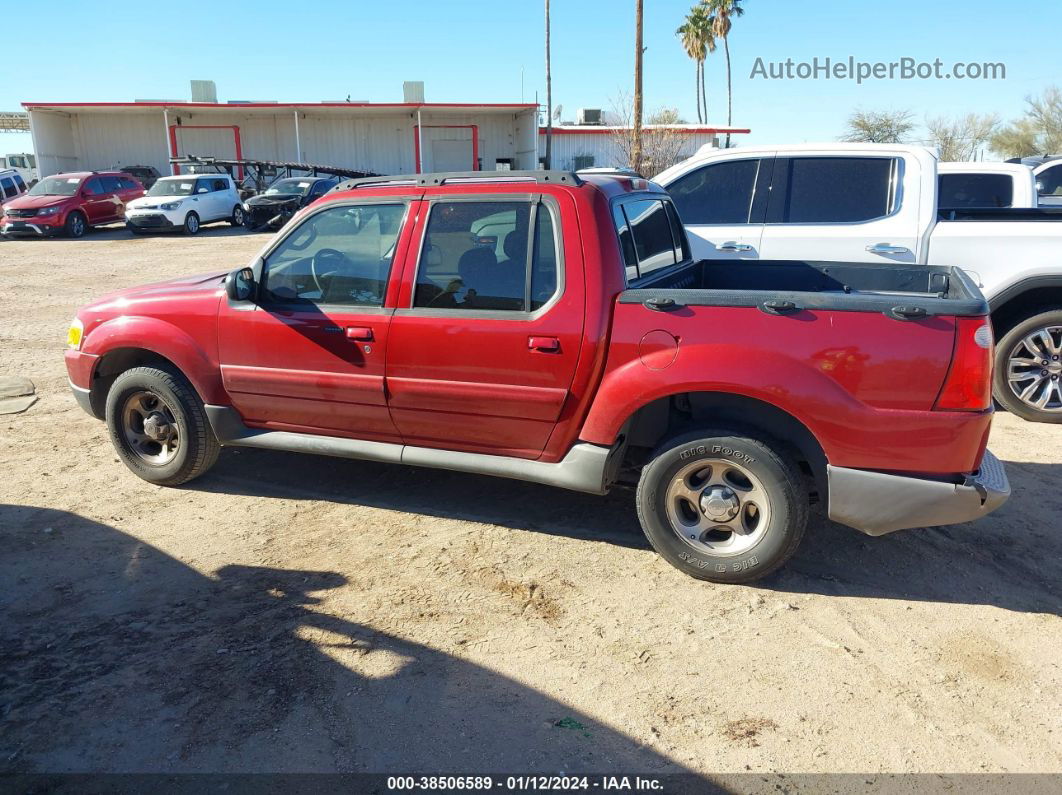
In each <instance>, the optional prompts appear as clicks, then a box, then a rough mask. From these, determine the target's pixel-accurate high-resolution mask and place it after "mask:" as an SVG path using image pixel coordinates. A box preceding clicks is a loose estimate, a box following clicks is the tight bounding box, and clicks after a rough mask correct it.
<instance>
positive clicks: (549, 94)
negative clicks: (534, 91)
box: [546, 0, 553, 168]
mask: <svg viewBox="0 0 1062 795" xmlns="http://www.w3.org/2000/svg"><path fill="white" fill-rule="evenodd" d="M552 157H553V78H552V77H551V75H550V68H549V0H546V168H550V166H552V164H553V161H552Z"/></svg>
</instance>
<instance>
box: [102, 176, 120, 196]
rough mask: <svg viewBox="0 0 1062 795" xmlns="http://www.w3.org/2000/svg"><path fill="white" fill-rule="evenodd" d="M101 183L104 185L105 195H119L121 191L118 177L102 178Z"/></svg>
mask: <svg viewBox="0 0 1062 795" xmlns="http://www.w3.org/2000/svg"><path fill="white" fill-rule="evenodd" d="M100 182H101V183H102V184H103V192H104V193H117V192H118V191H119V190H121V185H120V184H119V183H118V177H100Z"/></svg>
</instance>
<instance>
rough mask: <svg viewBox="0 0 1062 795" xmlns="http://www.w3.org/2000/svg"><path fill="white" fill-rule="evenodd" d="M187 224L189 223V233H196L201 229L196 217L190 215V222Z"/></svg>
mask: <svg viewBox="0 0 1062 795" xmlns="http://www.w3.org/2000/svg"><path fill="white" fill-rule="evenodd" d="M187 223H188V231H189V232H195V231H197V230H198V229H199V219H198V218H196V217H195V216H194V215H189V216H188V222H187Z"/></svg>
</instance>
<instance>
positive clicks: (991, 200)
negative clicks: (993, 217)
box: [937, 161, 1037, 210]
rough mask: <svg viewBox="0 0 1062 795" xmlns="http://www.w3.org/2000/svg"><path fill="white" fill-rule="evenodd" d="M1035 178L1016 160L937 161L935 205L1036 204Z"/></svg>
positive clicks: (953, 207) (948, 207)
mask: <svg viewBox="0 0 1062 795" xmlns="http://www.w3.org/2000/svg"><path fill="white" fill-rule="evenodd" d="M1036 206H1037V196H1036V180H1035V178H1034V177H1033V171H1032V169H1031V168H1029V167H1028V166H1023V165H1019V164H1017V163H987V162H984V161H982V162H978V163H938V164H937V207H938V208H939V209H941V210H964V209H969V208H984V207H995V208H1000V207H1036Z"/></svg>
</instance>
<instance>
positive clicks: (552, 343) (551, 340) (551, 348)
mask: <svg viewBox="0 0 1062 795" xmlns="http://www.w3.org/2000/svg"><path fill="white" fill-rule="evenodd" d="M527 347H528V348H530V349H531V350H533V351H541V352H542V353H557V352H558V351H560V340H559V339H557V338H556V337H528V338H527Z"/></svg>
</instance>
